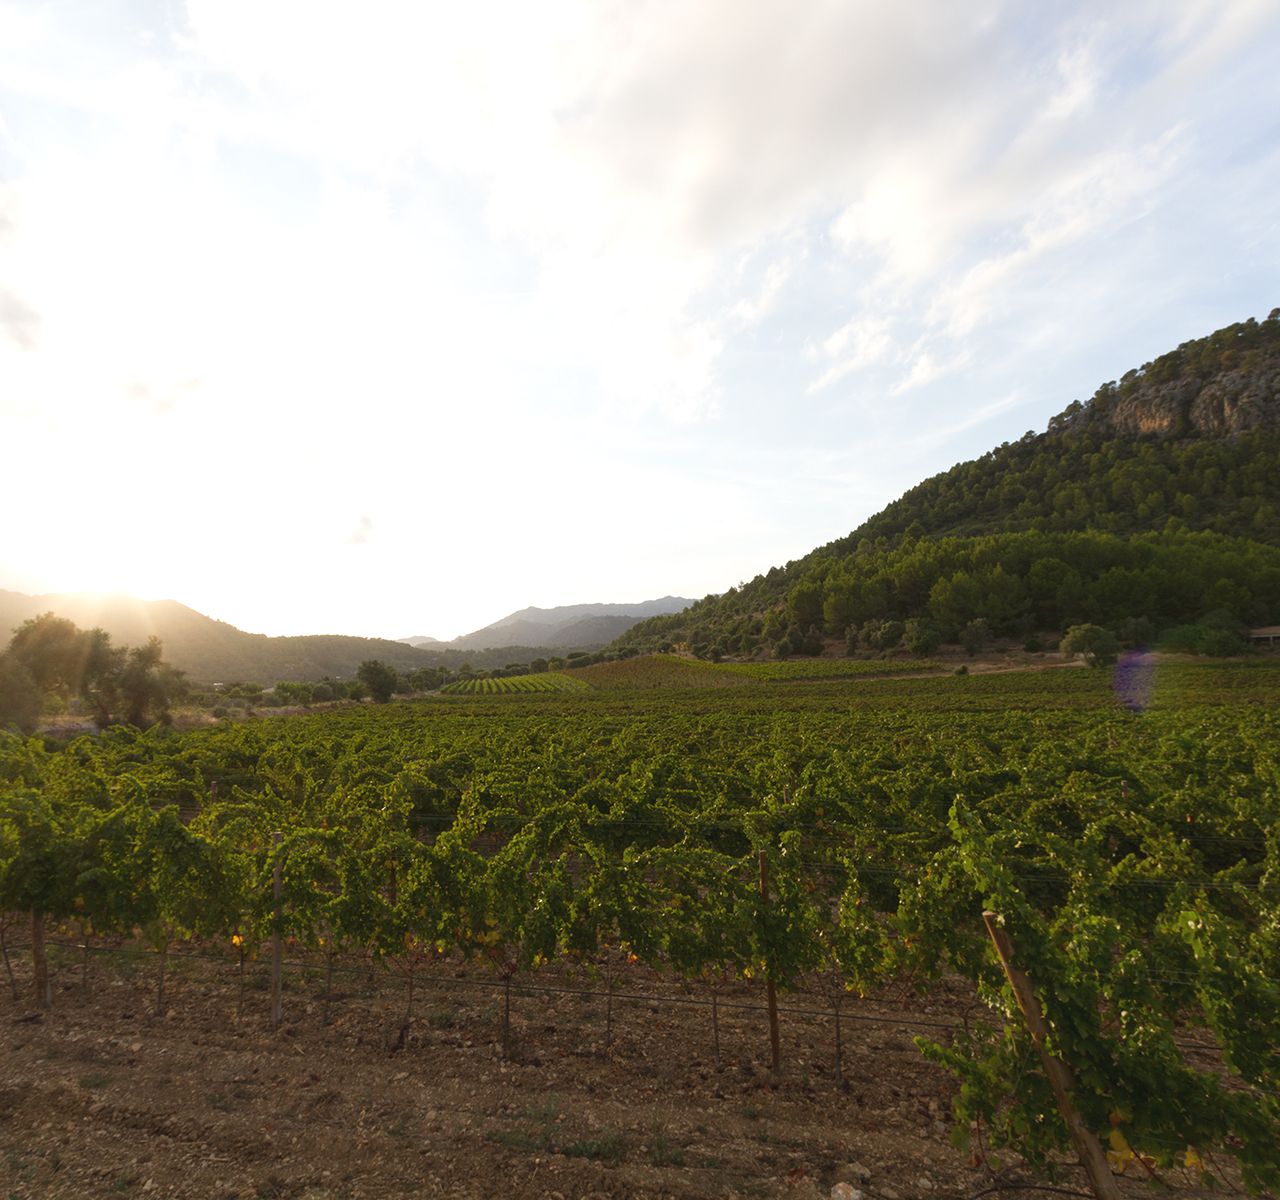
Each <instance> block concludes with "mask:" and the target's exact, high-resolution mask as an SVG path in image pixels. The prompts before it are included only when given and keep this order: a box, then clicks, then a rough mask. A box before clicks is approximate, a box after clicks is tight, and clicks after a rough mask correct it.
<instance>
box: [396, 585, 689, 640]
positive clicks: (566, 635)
mask: <svg viewBox="0 0 1280 1200" xmlns="http://www.w3.org/2000/svg"><path fill="white" fill-rule="evenodd" d="M692 603H693V601H692V600H689V599H687V598H685V597H683V596H663V597H662V598H661V599H660V600H641V601H638V602H637V603H634V604H561V605H558V606H557V607H555V608H522V609H520V611H519V612H513V613H511V614H510V615H508V616H505V617H503V618H501V620H498V621H494V622H493V624H492V625H486V626H485V627H484V628H483V629H477V630H475V631H474V632H472V633H464V634H463V635H462V636H461V637H456V638H454V639H453V641H451V642H441V641H437V640H436V639H435V638H430V637H408V638H401V639H400V640H401V641H403V642H404V643H405V645H408V646H415V647H424V646H425V647H430V648H432V649H439V650H492V649H496V648H498V647H500V646H533V647H543V648H563V647H569V648H572V649H578V650H588V649H594V648H595V647H597V646H603V645H604V644H605V643H606V642H611V641H613V639H614V638H616V637H621V636H622V634H624V633H626V631H627V630H628V629H630V628H631V627H632V626H633V625H634V624H636V622H637V621H643V620H645V619H647V618H648V617H658V616H665V615H667V614H669V613H677V612H680V611H681V610H682V609H685V608H688V607H689V605H690V604H692Z"/></svg>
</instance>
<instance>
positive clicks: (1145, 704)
mask: <svg viewBox="0 0 1280 1200" xmlns="http://www.w3.org/2000/svg"><path fill="white" fill-rule="evenodd" d="M1155 678H1156V656H1155V655H1154V654H1153V653H1152V652H1151V651H1150V650H1126V651H1125V652H1124V653H1123V654H1122V655H1121V656H1120V660H1119V662H1117V663H1116V669H1115V673H1114V674H1113V675H1112V677H1111V686H1112V688H1113V689H1114V690H1115V693H1116V696H1117V697H1118V698H1119V700H1120V703H1121V704H1123V705H1124V706H1125V708H1127V709H1128V710H1129V711H1130V712H1145V711H1146V710H1147V709H1148V708H1150V707H1151V695H1152V692H1153V691H1154V690H1155Z"/></svg>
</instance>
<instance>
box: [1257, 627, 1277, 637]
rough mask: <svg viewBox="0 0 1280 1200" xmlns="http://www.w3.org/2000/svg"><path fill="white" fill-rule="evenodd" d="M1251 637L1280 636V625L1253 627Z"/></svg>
mask: <svg viewBox="0 0 1280 1200" xmlns="http://www.w3.org/2000/svg"><path fill="white" fill-rule="evenodd" d="M1249 635H1250V636H1251V637H1280V625H1264V626H1263V627H1262V628H1261V629H1251V630H1250V631H1249Z"/></svg>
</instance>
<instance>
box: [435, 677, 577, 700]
mask: <svg viewBox="0 0 1280 1200" xmlns="http://www.w3.org/2000/svg"><path fill="white" fill-rule="evenodd" d="M587 687H588V685H587V684H585V683H583V682H582V681H581V680H578V679H575V678H574V677H573V676H572V675H565V674H562V673H561V672H560V671H542V672H540V673H538V674H536V675H507V676H504V677H503V678H500V679H490V678H487V677H486V678H484V679H460V680H458V682H457V683H451V684H449V685H448V687H444V688H441V689H440V690H441V691H442V692H448V693H450V694H452V695H464V696H512V695H531V694H533V693H535V692H581V691H586V690H587Z"/></svg>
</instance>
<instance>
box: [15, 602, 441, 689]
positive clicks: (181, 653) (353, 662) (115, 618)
mask: <svg viewBox="0 0 1280 1200" xmlns="http://www.w3.org/2000/svg"><path fill="white" fill-rule="evenodd" d="M44 612H54V613H57V614H58V616H60V617H67V618H68V619H69V620H72V621H74V622H75V623H76V624H77V625H79V626H80V627H81V628H82V629H92V628H95V627H99V626H100V627H101V628H103V629H105V630H106V631H107V632H108V633H109V634H110V635H111V640H112V641H113V642H114V643H115V644H116V645H129V646H136V645H140V644H141V643H144V642H145V641H146V640H147V639H148V638H150V637H152V636H153V635H154V636H155V637H158V638H159V639H160V640H161V642H163V643H164V653H165V659H166V660H167V661H168V662H170V663H172V664H173V665H174V666H175V667H178V668H179V669H181V670H183V671H186V672H187V674H188V675H190V676H191V677H192V678H193V679H195V680H199V681H201V682H204V683H227V682H231V681H233V680H237V681H245V682H257V683H274V682H276V681H278V680H301V679H320V678H321V677H323V676H325V675H332V676H334V677H335V678H350V677H351V676H353V675H354V674H355V671H356V668H357V667H358V666H359V665H360V663H361V662H363V661H364V660H365V659H367V658H380V659H382V660H383V661H384V662H386V663H388V664H390V665H391V666H394V667H395V668H396V669H397V670H402V671H411V670H414V669H415V668H417V667H421V666H430V665H435V663H436V661H437V660H436V658H434V657H433V656H431V655H430V654H428V653H427V652H426V651H423V650H419V649H415V648H414V647H412V646H406V645H404V644H403V643H401V642H395V641H391V640H389V639H383V638H360V637H344V636H340V635H324V634H319V635H312V636H306V637H267V636H266V635H265V634H261V633H245V632H244V630H242V629H237V628H236V627H235V626H234V625H228V624H227V623H226V622H225V621H215V620H214V619H213V618H212V617H206V616H204V615H203V614H202V613H198V612H196V611H195V609H192V608H188V607H187V606H186V605H184V604H179V603H178V602H177V601H176V600H139V599H137V598H136V597H134V596H124V595H113V596H106V597H95V596H80V595H46V596H27V595H24V594H22V593H21V592H9V591H2V590H0V643H7V641H8V638H9V636H10V634H11V633H12V631H13V630H14V629H15V628H16V627H17V626H18V625H20V624H22V622H23V621H26V620H28V619H29V618H31V617H36V616H39V615H40V614H41V613H44Z"/></svg>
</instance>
